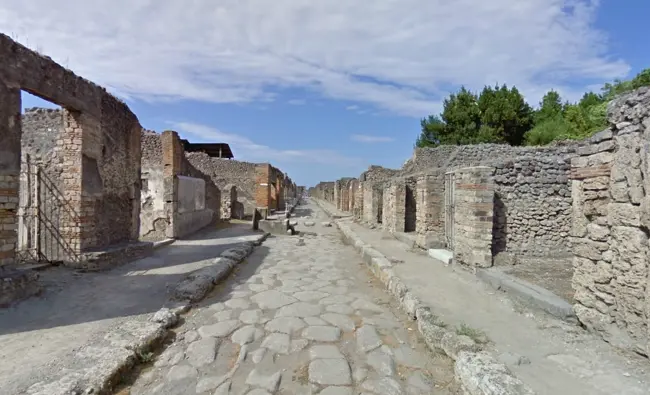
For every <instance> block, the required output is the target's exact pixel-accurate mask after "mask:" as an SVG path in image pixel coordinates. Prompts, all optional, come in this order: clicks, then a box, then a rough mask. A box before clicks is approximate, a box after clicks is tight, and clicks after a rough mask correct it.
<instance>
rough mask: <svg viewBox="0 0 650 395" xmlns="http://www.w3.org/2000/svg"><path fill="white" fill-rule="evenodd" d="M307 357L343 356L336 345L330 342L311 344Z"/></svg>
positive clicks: (339, 357) (338, 357)
mask: <svg viewBox="0 0 650 395" xmlns="http://www.w3.org/2000/svg"><path fill="white" fill-rule="evenodd" d="M309 357H310V359H311V360H314V359H342V358H345V357H344V356H343V354H341V351H340V350H339V349H338V347H336V346H335V345H330V344H323V345H316V346H311V348H310V349H309Z"/></svg>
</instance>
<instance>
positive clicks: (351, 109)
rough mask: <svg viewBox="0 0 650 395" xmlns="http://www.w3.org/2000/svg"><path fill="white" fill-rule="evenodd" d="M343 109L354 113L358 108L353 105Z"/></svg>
mask: <svg viewBox="0 0 650 395" xmlns="http://www.w3.org/2000/svg"><path fill="white" fill-rule="evenodd" d="M345 109H346V110H348V111H354V110H358V109H359V106H357V105H354V104H353V105H351V106H347V107H345Z"/></svg>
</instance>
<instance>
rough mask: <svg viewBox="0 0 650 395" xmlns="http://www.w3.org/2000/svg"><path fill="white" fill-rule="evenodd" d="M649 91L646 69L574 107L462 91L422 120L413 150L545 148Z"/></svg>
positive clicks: (500, 89) (552, 98) (581, 134)
mask: <svg viewBox="0 0 650 395" xmlns="http://www.w3.org/2000/svg"><path fill="white" fill-rule="evenodd" d="M642 86H650V68H649V69H645V70H643V71H641V72H640V73H639V74H637V75H636V76H635V77H634V78H633V79H631V80H628V81H621V80H615V81H614V82H612V83H607V84H605V85H604V86H603V87H602V88H601V91H600V93H594V92H588V93H585V94H584V95H583V96H582V98H581V99H580V100H579V101H578V102H577V103H569V102H563V101H562V97H561V95H560V94H559V93H558V92H557V91H555V90H550V91H549V92H547V93H546V94H545V95H544V97H543V98H542V100H541V101H540V103H539V107H538V108H537V109H536V110H533V109H532V107H531V106H530V105H528V103H526V101H525V100H524V97H523V96H522V95H521V93H520V92H519V91H518V90H517V88H516V87H514V86H513V87H512V88H508V87H507V86H506V85H505V84H504V85H501V86H499V85H495V86H494V87H492V86H485V87H484V88H483V90H482V91H481V92H480V93H478V94H477V93H474V92H471V91H469V90H468V89H466V88H465V87H461V88H460V90H459V91H458V92H456V93H452V94H450V95H449V97H447V98H446V99H445V100H444V102H443V110H442V113H441V114H440V115H429V116H428V117H427V118H424V119H422V120H421V122H420V125H421V132H420V136H419V137H418V139H417V140H416V143H415V145H416V146H417V147H432V146H437V145H460V144H477V143H507V144H510V145H522V144H528V145H544V144H548V143H550V142H552V141H554V140H564V139H582V138H585V137H588V136H590V135H592V134H593V133H595V132H598V131H600V130H602V129H604V128H605V127H606V126H607V119H606V115H607V114H606V112H607V103H608V102H609V101H610V100H612V99H613V98H614V97H615V96H617V95H620V94H622V93H625V92H629V91H631V90H634V89H637V88H640V87H642Z"/></svg>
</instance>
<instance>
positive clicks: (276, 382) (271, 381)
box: [246, 368, 282, 394]
mask: <svg viewBox="0 0 650 395" xmlns="http://www.w3.org/2000/svg"><path fill="white" fill-rule="evenodd" d="M281 377H282V372H280V371H273V372H266V371H263V370H259V369H257V368H255V369H253V370H252V371H251V372H250V374H249V375H248V377H246V384H248V385H252V386H253V387H261V388H264V389H265V390H267V391H269V392H271V393H273V392H275V391H277V390H278V387H279V386H280V378H281ZM249 394H250V392H249Z"/></svg>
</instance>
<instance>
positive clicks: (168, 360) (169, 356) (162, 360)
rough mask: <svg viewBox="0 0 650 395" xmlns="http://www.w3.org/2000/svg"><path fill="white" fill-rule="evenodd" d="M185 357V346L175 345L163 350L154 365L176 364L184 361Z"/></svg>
mask: <svg viewBox="0 0 650 395" xmlns="http://www.w3.org/2000/svg"><path fill="white" fill-rule="evenodd" d="M183 358H185V351H183V348H182V347H180V346H173V347H170V348H168V349H166V350H165V351H163V352H162V354H160V356H159V357H158V358H157V359H156V362H155V363H154V366H156V367H163V366H170V365H176V364H178V363H179V362H180V361H182V360H183Z"/></svg>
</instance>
